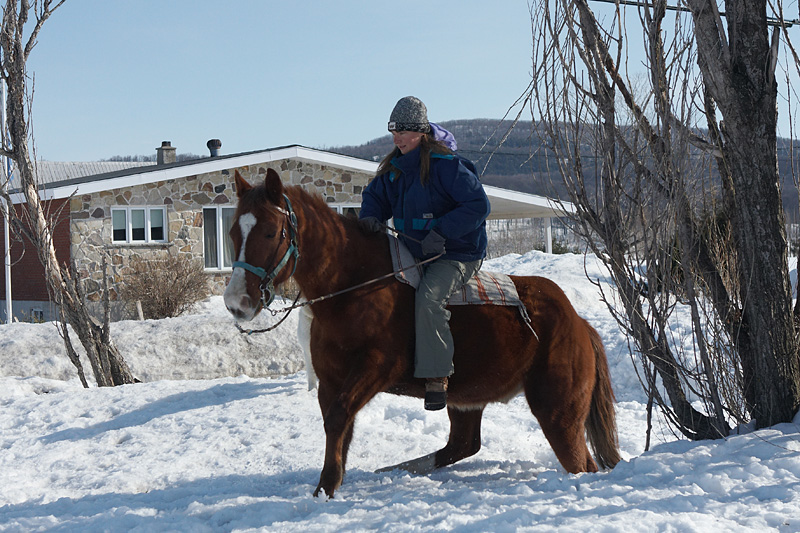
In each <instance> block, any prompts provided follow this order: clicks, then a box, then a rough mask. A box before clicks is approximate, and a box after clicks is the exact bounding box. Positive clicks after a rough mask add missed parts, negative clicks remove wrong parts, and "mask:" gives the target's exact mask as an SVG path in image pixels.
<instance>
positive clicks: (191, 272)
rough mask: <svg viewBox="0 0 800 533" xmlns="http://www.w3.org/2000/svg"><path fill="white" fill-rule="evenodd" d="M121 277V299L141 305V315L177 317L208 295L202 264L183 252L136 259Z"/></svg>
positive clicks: (154, 317)
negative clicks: (162, 256)
mask: <svg viewBox="0 0 800 533" xmlns="http://www.w3.org/2000/svg"><path fill="white" fill-rule="evenodd" d="M131 270H132V271H131V272H130V273H129V274H128V275H126V276H125V277H124V279H123V282H124V286H123V288H122V290H121V291H120V295H121V296H122V299H124V300H127V301H129V302H132V303H135V302H136V301H139V302H141V304H142V313H143V314H144V318H148V319H158V318H168V317H175V316H179V315H181V314H183V313H185V312H186V311H188V310H189V309H191V307H192V306H193V305H194V304H196V303H197V302H199V301H201V300H204V299H206V298H207V297H208V295H209V286H208V280H207V277H206V274H205V272H204V271H203V264H202V263H201V262H200V261H197V260H193V259H191V258H190V257H189V256H186V255H170V256H167V257H166V258H163V259H149V260H148V259H142V258H136V259H133V260H132V261H131Z"/></svg>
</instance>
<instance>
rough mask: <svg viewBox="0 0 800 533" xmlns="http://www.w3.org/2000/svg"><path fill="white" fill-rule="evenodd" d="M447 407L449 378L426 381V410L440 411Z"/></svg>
mask: <svg viewBox="0 0 800 533" xmlns="http://www.w3.org/2000/svg"><path fill="white" fill-rule="evenodd" d="M446 406H447V378H446V377H444V378H427V380H426V381H425V410H426V411H438V410H440V409H444V408H445V407H446Z"/></svg>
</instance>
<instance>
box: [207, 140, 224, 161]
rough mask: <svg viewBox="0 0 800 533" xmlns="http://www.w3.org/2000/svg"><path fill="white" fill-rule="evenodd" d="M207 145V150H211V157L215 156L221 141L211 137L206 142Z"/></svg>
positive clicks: (217, 153) (220, 146)
mask: <svg viewBox="0 0 800 533" xmlns="http://www.w3.org/2000/svg"><path fill="white" fill-rule="evenodd" d="M206 146H208V149H209V151H211V157H217V156H218V155H219V149H220V148H222V141H220V140H219V139H211V140H210V141H208V142H207V143H206Z"/></svg>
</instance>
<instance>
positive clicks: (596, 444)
mask: <svg viewBox="0 0 800 533" xmlns="http://www.w3.org/2000/svg"><path fill="white" fill-rule="evenodd" d="M584 322H585V323H586V327H587V328H588V330H589V337H590V338H591V341H592V349H593V350H594V359H595V375H596V377H595V384H594V390H593V391H592V404H591V407H590V408H589V416H588V417H587V418H586V423H585V427H586V435H587V437H588V439H589V444H591V446H592V450H593V451H594V456H595V459H596V460H597V462H598V464H599V466H600V468H613V467H614V466H615V465H616V464H617V463H618V462H619V461H620V459H621V458H620V455H619V439H618V437H617V420H616V414H615V412H614V403H615V398H614V391H613V389H612V388H611V375H610V374H609V372H608V361H607V360H606V350H605V348H603V341H602V340H601V339H600V335H599V334H598V333H597V331H596V330H595V329H594V328H593V327H592V326H591V325H589V323H588V322H586V321H585V320H584Z"/></svg>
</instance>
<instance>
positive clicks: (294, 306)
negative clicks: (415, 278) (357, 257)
mask: <svg viewBox="0 0 800 533" xmlns="http://www.w3.org/2000/svg"><path fill="white" fill-rule="evenodd" d="M383 226H384V228H386V229H389V230H391V231H393V232H394V233H396V234H398V235H403V236H405V237H406V238H408V239H411V240H412V241H416V242H420V241H418V240H417V239H414V238H413V237H409V236H408V235H405V234H403V233H401V232H399V231H397V230H396V229H394V228H392V227H389V226H386V225H383ZM442 255H444V254H438V255H435V256H433V257H431V258H429V259H425V260H424V261H420V262H419V263H414V264H413V265H409V266H407V267H403V268H401V269H399V270H393V271H391V272H389V273H388V274H384V275H383V276H380V277H377V278H374V279H371V280H369V281H365V282H363V283H359V284H358V285H353V286H352V287H348V288H346V289H342V290H340V291H336V292H332V293H330V294H326V295H324V296H318V297H317V298H314V299H312V300H306V301H304V302H300V303H297V302H298V300H300V293H298V294H297V298H295V299H294V302H293V303H292V305H290V306H288V307H282V308H281V309H274V310H273V309H270V308H269V307H265V308H264V309H266V310H267V311H268V312H269V314H271V315H272V316H278V315H279V314H280V313H285V315H284V316H283V318H281V319H280V320H279V321H278V322H277V323H276V324H273V325H272V326H270V327H268V328H264V329H244V328H243V327H242V326H240V325H239V323H238V322H236V323H235V324H236V328H237V329H238V330H239V332H240V333H246V334H248V335H251V334H253V333H266V332H268V331H272V330H273V329H275V328H277V327H278V326H280V325H281V323H282V322H283V321H284V320H286V318H287V317H288V316H289V313H290V312H291V311H293V310H294V309H299V308H301V307H305V306H307V305H312V304H315V303H319V302H322V301H324V300H329V299H330V298H333V297H334V296H339V295H340V294H344V293H346V292H350V291H354V290H356V289H361V288H363V287H367V286H368V285H372V284H373V283H377V282H379V281H382V280H384V279H387V278H391V277H392V276H395V275H397V274H400V273H401V272H405V271H406V270H410V269H412V268H416V267H419V266H422V265H424V264H426V263H430V262H431V261H436V260H437V259H439V258H440V257H442Z"/></svg>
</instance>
